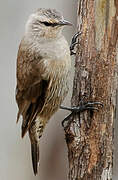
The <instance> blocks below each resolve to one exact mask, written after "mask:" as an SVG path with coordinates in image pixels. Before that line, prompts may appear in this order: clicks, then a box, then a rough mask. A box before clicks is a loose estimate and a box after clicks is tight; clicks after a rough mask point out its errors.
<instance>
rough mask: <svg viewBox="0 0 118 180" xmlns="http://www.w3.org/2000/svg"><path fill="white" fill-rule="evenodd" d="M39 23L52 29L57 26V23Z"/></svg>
mask: <svg viewBox="0 0 118 180" xmlns="http://www.w3.org/2000/svg"><path fill="white" fill-rule="evenodd" d="M40 23H42V24H44V25H45V26H52V27H54V26H57V25H58V24H57V23H50V22H47V21H42V22H40Z"/></svg>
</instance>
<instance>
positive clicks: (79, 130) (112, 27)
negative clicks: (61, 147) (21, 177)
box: [65, 0, 118, 180]
mask: <svg viewBox="0 0 118 180" xmlns="http://www.w3.org/2000/svg"><path fill="white" fill-rule="evenodd" d="M77 16H78V17H77V18H78V27H77V29H78V31H81V32H82V34H81V35H80V36H79V44H78V46H77V54H76V58H75V77H74V84H73V95H72V101H71V102H72V106H78V105H79V103H80V102H81V101H84V102H86V101H100V102H102V103H103V104H104V107H103V108H100V107H99V111H98V112H95V111H94V112H90V111H85V112H82V113H80V114H75V115H73V116H72V117H71V119H72V120H73V121H72V123H71V124H70V125H69V126H68V127H66V128H65V136H66V142H67V146H68V158H69V180H111V179H112V165H113V122H114V120H115V119H116V113H115V112H116V103H117V102H116V94H117V65H118V62H117V61H118V54H117V51H118V43H117V37H118V1H117V0H79V1H78V13H77Z"/></svg>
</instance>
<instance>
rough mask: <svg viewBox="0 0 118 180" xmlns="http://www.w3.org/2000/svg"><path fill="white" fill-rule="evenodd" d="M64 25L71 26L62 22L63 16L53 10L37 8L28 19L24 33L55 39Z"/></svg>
mask: <svg viewBox="0 0 118 180" xmlns="http://www.w3.org/2000/svg"><path fill="white" fill-rule="evenodd" d="M66 25H72V24H71V23H70V22H69V21H66V20H64V18H63V16H62V15H61V14H60V13H59V12H58V11H56V10H55V9H45V8H39V9H38V10H37V11H36V12H35V13H33V14H32V15H31V16H30V17H29V20H28V22H27V24H26V32H28V33H34V34H35V35H36V36H38V35H39V36H40V37H45V38H55V37H57V36H59V35H60V33H61V30H62V29H63V27H64V26H66Z"/></svg>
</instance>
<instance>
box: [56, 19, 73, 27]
mask: <svg viewBox="0 0 118 180" xmlns="http://www.w3.org/2000/svg"><path fill="white" fill-rule="evenodd" d="M59 25H60V26H66V25H67V26H73V24H72V23H70V22H69V21H66V20H63V21H60V22H59Z"/></svg>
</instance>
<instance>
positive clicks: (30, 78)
mask: <svg viewBox="0 0 118 180" xmlns="http://www.w3.org/2000/svg"><path fill="white" fill-rule="evenodd" d="M70 25H72V24H71V23H70V22H69V21H66V20H65V19H64V18H63V16H62V14H61V13H60V12H58V11H57V10H55V9H46V8H39V9H37V10H36V11H35V12H33V13H32V14H31V15H30V17H29V19H28V21H27V23H26V26H25V32H24V35H23V38H22V40H21V42H20V45H19V49H18V54H17V65H16V69H17V70H16V71H17V73H16V79H17V85H16V102H17V105H18V114H17V122H18V121H19V118H20V116H21V117H22V127H21V131H22V132H21V136H22V138H23V137H24V136H25V134H26V133H27V132H28V134H29V139H30V142H31V156H32V166H33V172H34V175H37V173H38V166H39V161H40V159H39V146H40V138H41V136H42V134H43V131H44V128H45V126H46V124H47V123H48V121H49V120H50V118H51V117H52V116H53V114H54V113H55V112H56V111H57V110H58V109H59V107H60V105H61V104H62V102H63V101H64V99H65V97H66V95H67V93H68V91H69V74H70V71H71V56H70V49H69V45H68V42H67V40H66V39H65V37H64V36H63V33H62V29H63V27H64V26H70Z"/></svg>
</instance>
